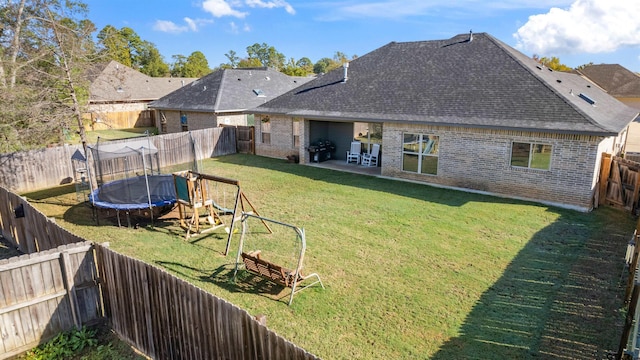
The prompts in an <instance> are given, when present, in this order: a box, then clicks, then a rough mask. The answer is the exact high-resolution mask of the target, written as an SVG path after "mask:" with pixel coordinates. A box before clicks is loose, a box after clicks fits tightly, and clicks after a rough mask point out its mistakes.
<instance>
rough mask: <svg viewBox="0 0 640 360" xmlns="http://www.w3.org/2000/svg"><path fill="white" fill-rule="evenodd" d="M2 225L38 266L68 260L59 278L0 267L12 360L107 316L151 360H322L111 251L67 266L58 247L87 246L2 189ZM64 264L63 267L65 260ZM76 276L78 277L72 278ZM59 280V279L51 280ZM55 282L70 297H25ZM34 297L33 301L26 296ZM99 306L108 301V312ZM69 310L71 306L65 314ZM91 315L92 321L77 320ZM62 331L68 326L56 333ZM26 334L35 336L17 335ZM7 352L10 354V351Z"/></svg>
mask: <svg viewBox="0 0 640 360" xmlns="http://www.w3.org/2000/svg"><path fill="white" fill-rule="evenodd" d="M19 205H22V206H23V209H24V215H25V217H24V218H22V217H18V218H16V212H15V211H14V209H16V207H17V206H19ZM18 215H21V214H18ZM0 225H1V227H0V230H1V231H2V235H3V236H4V237H5V238H7V239H8V240H9V241H11V242H12V243H14V244H15V245H16V246H18V247H19V248H20V249H23V248H24V249H25V252H30V253H36V254H34V255H32V257H34V258H35V257H37V256H38V255H39V254H37V253H38V252H43V251H45V250H49V249H52V250H51V251H50V253H53V254H58V253H61V254H63V255H55V256H53V257H52V258H48V257H46V261H53V262H55V261H60V269H61V270H60V271H53V270H51V269H53V268H54V266H55V264H54V265H48V266H47V265H41V266H39V267H38V265H35V263H34V264H32V262H33V260H31V257H27V258H21V257H17V258H11V259H9V260H5V262H6V263H8V264H10V265H8V266H6V267H7V268H8V271H9V274H10V275H3V274H2V273H1V271H2V269H4V268H3V267H2V266H3V265H0V286H1V287H2V289H0V337H2V338H3V340H2V341H4V339H6V338H8V335H6V334H9V333H10V334H11V336H10V337H11V340H10V341H11V344H12V345H11V349H12V350H11V351H12V354H13V353H15V352H17V351H20V350H25V349H27V348H29V347H33V346H35V345H36V344H37V342H38V341H40V340H43V339H44V338H46V337H48V336H53V335H55V333H54V329H55V331H63V330H64V329H65V327H66V326H69V324H71V326H73V325H75V326H77V324H78V319H81V323H86V322H84V320H85V319H87V321H90V320H94V319H99V318H101V317H102V316H106V318H108V319H109V320H110V322H111V326H112V328H113V329H114V331H115V332H116V333H117V334H118V336H120V337H121V338H123V339H125V340H127V341H128V342H129V343H131V345H133V346H134V347H136V348H137V349H139V350H141V351H143V352H145V353H146V354H147V355H148V356H151V357H153V358H158V359H186V358H188V359H219V358H222V359H285V360H287V359H290V360H310V359H317V357H316V356H315V355H313V354H310V353H308V352H307V351H305V350H303V349H302V348H300V347H298V346H296V345H294V344H292V343H291V342H289V341H287V340H285V339H284V338H283V337H281V336H279V335H277V334H276V333H275V332H273V331H271V330H269V329H268V328H267V327H266V326H264V325H262V324H261V323H260V322H259V321H258V320H256V319H255V318H254V317H253V316H251V315H250V314H249V313H248V312H247V311H245V310H243V309H240V308H238V307H237V306H235V305H233V304H231V303H228V302H226V301H225V300H223V299H220V298H218V297H216V296H214V295H212V294H209V293H207V292H205V291H204V290H202V289H199V288H197V287H195V286H193V285H191V284H189V283H187V282H186V281H184V280H181V279H179V278H177V277H176V276H174V275H171V274H169V273H167V272H166V271H164V270H161V269H159V268H156V267H153V266H151V265H149V264H146V263H143V262H141V261H139V260H136V259H133V258H130V257H127V256H124V255H121V254H118V253H116V252H114V251H112V250H109V249H108V248H107V247H106V246H102V245H95V257H94V256H89V255H86V256H85V257H83V258H82V260H75V262H74V260H73V259H69V260H66V258H67V257H69V255H64V251H67V252H68V253H70V250H68V249H70V248H72V247H73V246H74V245H68V247H64V246H63V247H61V248H57V246H58V245H59V244H74V243H79V242H84V239H82V238H80V237H78V236H75V235H73V234H71V233H69V232H68V231H66V230H64V229H62V228H61V227H60V226H58V225H57V224H56V223H55V222H53V221H51V220H50V219H48V218H47V217H46V216H45V215H44V214H42V213H41V212H39V211H38V210H37V209H35V208H33V207H32V206H31V205H30V204H29V203H28V202H27V201H26V200H24V199H23V198H21V197H19V196H18V195H16V194H14V193H11V192H10V191H8V190H7V189H5V188H3V187H0ZM27 227H28V229H27ZM80 246H84V245H80ZM43 254H45V256H48V255H47V254H49V253H47V252H46V251H45V253H43ZM61 257H62V259H63V260H59V259H60V258H61ZM56 259H58V260H56ZM89 259H95V263H94V264H91V262H90V261H89ZM20 261H26V262H27V264H26V265H24V266H32V265H33V266H35V267H37V268H36V269H34V270H23V269H22V268H23V266H22V263H20ZM12 262H15V263H16V264H18V263H20V266H18V265H16V266H18V267H19V268H20V269H18V268H16V267H14V265H15V264H12ZM0 264H3V263H0ZM66 264H78V266H77V267H76V266H75V265H70V266H67V265H66ZM76 268H77V272H74V270H73V269H76ZM96 268H97V272H96V270H95V269H96ZM62 269H64V271H63V270H62ZM49 272H51V273H52V275H49ZM69 272H71V274H69ZM41 273H42V274H43V275H42V276H40V274H41ZM45 274H46V275H45ZM53 274H58V275H55V277H53V276H54V275H53ZM65 275H66V278H65V277H64V276H65ZM9 276H10V278H9ZM49 276H51V277H52V278H51V280H50V281H49V282H50V283H52V284H54V285H55V284H67V286H66V287H65V288H64V289H65V290H64V293H63V290H62V287H61V286H58V287H55V286H54V290H55V291H53V292H51V291H49V290H47V291H41V290H37V291H36V290H24V291H23V290H20V289H34V288H36V287H38V286H41V285H39V284H40V282H39V281H38V283H37V284H33V280H38V279H40V278H45V277H47V278H48V277H49ZM65 279H66V280H65ZM71 279H73V281H71ZM90 279H91V280H90ZM91 283H93V284H99V285H100V286H99V287H98V286H96V287H95V289H96V290H95V291H98V293H97V294H93V293H88V294H89V295H91V296H89V295H87V297H86V298H85V297H82V298H79V297H77V296H78V293H79V292H80V291H81V290H84V289H85V287H86V286H88V285H90V284H91ZM10 287H11V289H13V290H12V291H10V294H19V295H18V296H11V297H8V296H7V295H6V294H7V291H9V290H7V289H9V288H10ZM16 289H18V290H16ZM30 293H33V296H31V295H29V296H27V294H30ZM45 293H46V295H45ZM48 296H50V297H52V298H51V299H46V300H44V301H45V302H47V304H48V305H49V308H48V310H47V311H45V310H31V308H28V306H31V305H35V304H36V303H37V304H40V303H42V302H41V301H40V300H43V297H48ZM74 296H76V298H74ZM7 299H14V300H11V301H7ZM52 301H53V303H52ZM55 301H59V302H60V303H55ZM101 301H104V305H103V303H102V302H101ZM63 302H64V304H66V302H68V303H69V304H70V305H69V306H66V305H64V304H63ZM60 304H62V305H60ZM74 304H77V306H78V307H79V310H77V311H75V314H76V315H75V317H74V311H73V310H72V309H73V307H72V306H73V305H74ZM40 306H41V305H40ZM34 311H35V312H34ZM83 311H84V312H83ZM85 313H86V314H93V315H94V317H92V316H88V315H87V316H84V315H78V314H85ZM19 315H20V316H22V315H24V316H26V318H25V319H28V320H23V319H22V318H21V317H20V316H19ZM34 318H36V320H34ZM34 321H35V322H34ZM58 323H60V324H64V325H65V326H61V325H60V326H54V324H58ZM25 324H26V325H25ZM29 324H32V325H31V326H29ZM33 324H35V325H33ZM21 327H22V328H26V329H28V330H29V331H16V329H18V328H21ZM36 329H37V331H36ZM37 334H39V335H37ZM7 341H9V340H7ZM1 345H2V346H6V345H5V344H4V343H2V344H1ZM0 349H1V348H0ZM6 350H7V347H5V352H7V351H6ZM0 359H2V356H0Z"/></svg>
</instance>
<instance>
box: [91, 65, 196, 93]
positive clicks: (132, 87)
mask: <svg viewBox="0 0 640 360" xmlns="http://www.w3.org/2000/svg"><path fill="white" fill-rule="evenodd" d="M89 77H90V80H91V85H90V86H89V93H90V97H89V101H90V102H92V103H101V102H125V101H134V102H137V101H151V100H156V99H159V98H161V97H163V96H164V95H166V94H168V93H170V92H172V91H174V90H176V89H178V88H180V87H182V86H183V85H186V84H188V83H190V82H192V81H194V80H195V79H194V78H158V77H151V76H147V75H145V74H143V73H141V72H139V71H137V70H134V69H132V68H130V67H128V66H124V65H122V64H120V63H119V62H117V61H115V60H112V61H110V62H109V63H107V64H102V65H99V66H97V67H96V68H94V69H93V71H92V73H91V74H90V75H89Z"/></svg>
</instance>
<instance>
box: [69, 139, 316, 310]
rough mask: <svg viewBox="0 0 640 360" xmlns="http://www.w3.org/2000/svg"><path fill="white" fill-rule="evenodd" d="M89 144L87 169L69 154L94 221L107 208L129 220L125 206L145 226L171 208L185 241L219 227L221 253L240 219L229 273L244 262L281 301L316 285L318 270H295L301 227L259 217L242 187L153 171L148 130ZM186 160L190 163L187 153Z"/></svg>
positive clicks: (299, 263) (189, 173)
mask: <svg viewBox="0 0 640 360" xmlns="http://www.w3.org/2000/svg"><path fill="white" fill-rule="evenodd" d="M89 150H90V154H91V156H92V158H93V163H94V168H93V171H92V172H89V171H87V170H86V169H88V168H89V167H88V164H89V162H88V161H87V159H86V158H84V157H82V158H81V157H77V156H76V157H75V158H73V159H72V161H75V162H77V163H78V164H77V168H78V170H77V172H78V174H79V175H78V178H79V179H80V180H79V181H78V183H79V184H80V185H82V186H84V187H86V185H89V184H90V187H91V189H92V190H91V192H90V194H89V196H88V199H89V201H90V202H91V205H92V208H93V209H94V210H93V211H94V216H95V219H96V221H97V222H98V224H99V216H98V213H99V210H102V212H105V211H112V210H115V213H116V216H117V218H118V226H121V221H120V212H124V213H125V214H126V216H127V222H128V224H129V226H131V220H130V213H131V212H133V211H136V212H137V213H138V214H139V215H141V216H146V217H148V218H150V219H151V224H152V226H153V219H154V217H157V216H158V214H163V213H166V212H167V211H169V210H171V209H175V207H177V208H178V221H179V225H180V227H181V228H182V229H184V230H185V238H186V239H187V240H188V239H190V238H191V237H193V236H198V235H201V234H206V233H210V232H213V231H216V230H219V229H224V231H225V232H226V234H227V243H226V247H225V251H224V255H225V256H226V255H227V254H228V253H229V248H230V245H231V240H232V237H233V234H237V233H238V229H237V225H236V223H237V222H238V221H240V222H241V229H242V232H241V235H240V241H239V248H238V254H237V257H236V264H235V270H234V274H233V277H234V280H236V279H237V274H238V270H239V269H240V267H242V266H244V268H245V270H246V271H247V272H248V273H250V274H252V275H257V276H259V277H261V278H263V279H265V280H267V281H269V282H271V283H274V284H276V285H280V286H283V287H285V288H290V289H291V293H290V298H289V305H291V303H292V302H293V296H294V295H295V294H296V293H298V292H300V291H302V290H304V289H306V288H309V287H310V286H313V285H315V284H320V286H322V288H323V289H324V285H323V284H322V281H321V280H320V276H319V275H318V274H316V273H312V274H309V275H303V273H302V267H303V259H304V253H305V250H306V239H305V234H304V230H303V229H301V228H298V227H296V226H293V225H290V224H286V223H283V222H280V221H276V220H272V219H269V218H265V217H262V216H261V215H260V214H259V213H258V211H257V209H256V208H255V206H254V205H253V204H252V203H251V202H250V201H249V199H248V198H247V196H246V195H245V194H244V192H243V191H242V188H241V187H240V182H239V181H238V180H234V179H228V178H224V177H219V176H213V175H207V174H203V173H200V172H196V171H193V170H185V171H178V172H174V173H172V174H161V173H160V166H159V159H158V153H159V150H158V149H157V148H156V147H155V146H154V144H153V143H152V142H151V140H150V138H149V137H148V136H147V137H146V138H145V139H134V140H130V141H126V142H114V143H98V144H96V145H95V146H90V147H89ZM193 153H194V154H195V150H193ZM83 163H84V166H83ZM193 164H194V165H196V166H195V167H196V168H197V158H196V157H195V155H194V159H193ZM74 167H76V164H75V163H74ZM82 186H77V189H78V190H77V193H78V194H77V196H78V198H80V197H84V193H83V191H85V190H86V189H85V188H84V187H82ZM250 222H258V223H261V226H260V227H262V228H264V229H266V231H262V232H259V231H254V232H251V231H249V228H250V227H249V223H250ZM274 230H275V231H274ZM287 238H288V239H290V240H292V241H293V244H294V246H293V247H294V251H293V254H289V255H290V256H289V258H288V259H287V257H286V256H283V253H285V252H286V248H287V246H283V245H285V244H286V239H287ZM250 242H257V243H258V244H260V245H261V246H262V249H257V248H252V249H251V250H247V251H245V249H244V247H245V246H246V244H247V243H250ZM267 259H269V260H267ZM307 280H313V281H311V282H309V281H307ZM302 282H305V283H307V285H304V286H302V285H301V283H302Z"/></svg>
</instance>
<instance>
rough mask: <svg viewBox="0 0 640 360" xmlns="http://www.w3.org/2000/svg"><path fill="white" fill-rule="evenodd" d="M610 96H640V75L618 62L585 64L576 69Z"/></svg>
mask: <svg viewBox="0 0 640 360" xmlns="http://www.w3.org/2000/svg"><path fill="white" fill-rule="evenodd" d="M578 73H579V74H582V75H584V76H585V77H587V78H588V79H589V80H591V81H593V82H594V83H596V84H597V85H598V86H600V87H601V88H602V89H604V90H605V91H606V92H608V93H609V94H610V95H611V96H615V97H618V98H640V76H638V74H636V73H634V72H632V71H631V70H628V69H627V68H625V67H623V66H622V65H618V64H600V65H586V66H584V68H582V69H580V70H578Z"/></svg>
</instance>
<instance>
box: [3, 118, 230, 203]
mask: <svg viewBox="0 0 640 360" xmlns="http://www.w3.org/2000/svg"><path fill="white" fill-rule="evenodd" d="M124 141H126V140H118V141H115V142H124ZM151 142H152V143H153V144H154V145H155V146H156V148H158V154H159V155H158V157H159V162H160V167H167V166H172V165H177V164H183V163H187V162H189V161H192V160H193V157H194V155H193V154H194V149H195V156H197V157H198V159H205V158H210V157H215V156H222V155H228V154H234V153H236V152H237V150H236V128H235V127H219V128H209V129H202V130H194V131H190V132H185V133H175V134H164V135H157V136H152V137H151ZM194 145H195V147H194ZM78 149H81V146H79V145H65V146H60V147H53V148H46V149H41V150H32V151H26V152H16V153H11V154H1V155H0V186H3V187H5V188H8V189H10V190H12V191H14V192H25V191H34V190H39V189H46V188H50V187H53V186H57V185H61V184H66V183H70V182H72V181H73V179H74V169H73V165H72V162H71V156H72V155H73V153H74V152H75V151H76V150H78ZM177 149H179V151H177ZM81 151H82V150H81ZM89 165H90V168H93V164H89Z"/></svg>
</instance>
